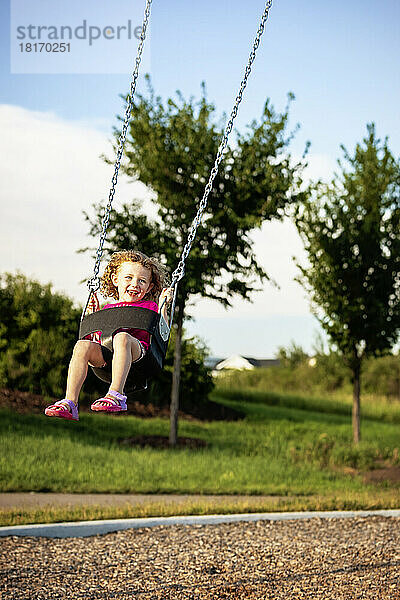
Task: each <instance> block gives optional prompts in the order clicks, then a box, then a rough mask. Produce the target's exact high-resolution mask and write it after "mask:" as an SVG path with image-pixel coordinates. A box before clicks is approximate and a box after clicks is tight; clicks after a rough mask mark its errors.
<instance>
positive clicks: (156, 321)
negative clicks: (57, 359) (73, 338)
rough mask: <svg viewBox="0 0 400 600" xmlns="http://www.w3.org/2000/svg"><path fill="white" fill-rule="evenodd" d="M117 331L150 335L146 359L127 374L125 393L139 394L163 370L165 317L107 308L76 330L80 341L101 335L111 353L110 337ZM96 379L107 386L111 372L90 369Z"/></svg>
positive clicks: (129, 308) (139, 310)
mask: <svg viewBox="0 0 400 600" xmlns="http://www.w3.org/2000/svg"><path fill="white" fill-rule="evenodd" d="M119 329H142V330H144V331H147V332H148V333H149V334H150V347H149V349H148V350H147V352H146V354H145V356H144V357H143V358H142V359H141V360H140V361H139V362H138V363H135V364H134V365H132V367H131V370H130V372H129V374H128V378H127V381H126V385H125V389H126V391H128V392H129V391H140V390H144V389H146V388H147V385H148V381H149V379H151V377H153V376H154V375H156V374H157V373H158V372H159V371H161V369H162V368H163V366H164V360H165V355H166V352H167V347H168V340H169V335H170V328H169V326H168V324H167V322H166V321H165V319H164V317H163V316H162V315H161V314H159V313H156V312H155V311H154V310H150V309H148V308H142V307H138V308H135V307H133V306H120V307H115V308H106V309H103V310H98V311H97V312H94V313H91V314H89V315H85V317H84V318H83V319H82V321H81V324H80V328H79V339H84V338H85V337H86V336H87V335H89V334H90V333H95V332H96V331H101V334H102V335H101V338H102V339H101V343H102V346H105V347H106V348H107V349H108V350H110V351H111V352H112V350H113V347H112V338H113V334H114V333H115V332H116V331H118V330H119ZM91 368H92V370H93V372H94V373H95V375H96V376H97V377H98V378H99V379H101V380H102V381H105V382H107V383H110V382H111V372H110V371H108V370H106V369H104V368H98V367H91Z"/></svg>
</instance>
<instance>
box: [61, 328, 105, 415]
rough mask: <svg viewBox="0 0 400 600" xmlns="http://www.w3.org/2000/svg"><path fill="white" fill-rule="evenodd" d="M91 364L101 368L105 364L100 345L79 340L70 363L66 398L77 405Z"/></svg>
mask: <svg viewBox="0 0 400 600" xmlns="http://www.w3.org/2000/svg"><path fill="white" fill-rule="evenodd" d="M89 363H90V364H91V365H93V366H94V367H101V366H102V365H103V364H104V358H103V354H102V352H101V349H100V344H96V343H95V342H91V341H90V340H78V342H77V343H76V344H75V347H74V351H73V353H72V358H71V362H70V363H69V369H68V377H67V390H66V393H65V397H66V398H68V400H72V402H74V403H75V404H76V405H77V404H78V398H79V392H80V391H81V388H82V385H83V382H84V381H85V379H86V376H87V372H88V364H89Z"/></svg>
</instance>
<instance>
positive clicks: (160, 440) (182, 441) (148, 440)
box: [118, 435, 207, 450]
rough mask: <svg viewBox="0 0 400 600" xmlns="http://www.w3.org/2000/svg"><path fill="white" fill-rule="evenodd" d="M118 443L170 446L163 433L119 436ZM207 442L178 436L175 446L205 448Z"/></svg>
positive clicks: (165, 447)
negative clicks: (127, 436)
mask: <svg viewBox="0 0 400 600" xmlns="http://www.w3.org/2000/svg"><path fill="white" fill-rule="evenodd" d="M118 443H119V444H121V446H139V447H140V448H146V447H150V448H162V449H163V450H167V449H168V448H170V445H169V439H168V438H167V437H165V436H163V435H137V436H135V437H129V438H120V439H119V440H118ZM206 446H207V442H206V441H204V440H200V439H198V438H190V437H178V439H177V441H176V446H175V448H190V449H191V450H195V449H197V448H205V447H206Z"/></svg>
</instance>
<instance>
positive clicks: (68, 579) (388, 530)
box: [0, 517, 400, 600]
mask: <svg viewBox="0 0 400 600" xmlns="http://www.w3.org/2000/svg"><path fill="white" fill-rule="evenodd" d="M0 598H1V600H11V599H13V600H24V599H27V598H29V599H30V600H57V599H64V598H65V599H70V598H71V599H76V600H83V599H84V600H100V599H102V600H103V599H104V600H108V599H111V598H113V599H114V598H115V599H118V600H128V599H129V600H134V599H140V600H142V599H143V600H144V599H148V600H150V599H152V600H153V599H154V600H169V599H174V600H175V599H176V600H178V599H179V600H189V599H190V600H201V599H206V598H207V599H210V600H211V599H212V600H215V599H227V600H228V599H229V600H236V599H238V600H241V599H249V600H258V599H263V600H266V599H271V600H278V599H283V598H284V599H285V600H286V599H288V600H290V599H296V600H299V599H301V598H307V600H308V599H313V598H321V599H323V600H330V599H332V600H349V599H358V598H360V599H361V598H363V599H364V598H371V599H374V600H378V599H379V600H400V519H396V518H387V517H386V518H385V517H364V518H354V519H317V518H314V519H310V520H304V521H294V520H293V521H275V522H272V521H258V522H253V523H235V524H224V525H206V526H200V525H199V526H184V527H182V526H173V527H156V528H152V529H137V530H126V531H120V532H117V533H111V534H107V535H104V536H93V537H89V538H69V539H49V538H32V537H30V538H19V537H8V538H3V539H2V540H1V541H0Z"/></svg>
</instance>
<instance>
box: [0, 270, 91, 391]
mask: <svg viewBox="0 0 400 600" xmlns="http://www.w3.org/2000/svg"><path fill="white" fill-rule="evenodd" d="M79 314H80V311H79V309H76V308H74V307H73V303H72V300H70V299H69V298H67V297H66V296H64V295H62V294H59V293H55V292H53V290H52V287H51V285H50V284H48V285H42V284H40V283H39V282H38V281H35V280H31V279H28V278H27V277H26V276H25V275H22V274H21V273H17V274H15V275H14V274H11V273H4V274H1V275H0V349H1V355H0V385H1V386H4V387H11V388H15V389H19V390H27V391H30V392H35V393H38V394H48V395H50V396H56V395H59V394H61V393H62V392H63V387H62V386H63V384H64V381H65V378H66V375H67V370H68V364H69V359H70V356H71V348H72V346H73V344H74V342H75V340H76V336H77V329H78V326H77V323H78V321H79Z"/></svg>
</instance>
